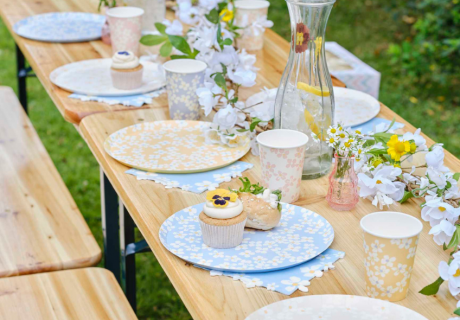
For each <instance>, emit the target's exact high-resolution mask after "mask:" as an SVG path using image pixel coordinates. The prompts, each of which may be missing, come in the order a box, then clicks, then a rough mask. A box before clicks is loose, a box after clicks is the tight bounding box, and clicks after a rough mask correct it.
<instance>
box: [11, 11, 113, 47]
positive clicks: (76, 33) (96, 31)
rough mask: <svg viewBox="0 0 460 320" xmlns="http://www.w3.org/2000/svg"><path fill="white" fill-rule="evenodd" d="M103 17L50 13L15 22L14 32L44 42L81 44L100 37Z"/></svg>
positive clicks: (103, 21) (82, 13)
mask: <svg viewBox="0 0 460 320" xmlns="http://www.w3.org/2000/svg"><path fill="white" fill-rule="evenodd" d="M104 23H105V16H103V15H100V14H93V13H84V12H52V13H44V14H39V15H36V16H31V17H27V18H25V19H22V20H20V21H18V22H16V23H15V24H14V26H13V30H14V32H16V33H17V34H18V35H20V36H21V37H24V38H28V39H32V40H38V41H45V42H82V41H90V40H96V39H99V38H100V37H101V30H102V26H103V25H104Z"/></svg>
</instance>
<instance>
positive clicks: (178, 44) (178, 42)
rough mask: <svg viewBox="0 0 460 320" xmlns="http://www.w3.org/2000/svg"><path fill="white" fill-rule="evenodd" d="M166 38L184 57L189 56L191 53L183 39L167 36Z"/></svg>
mask: <svg viewBox="0 0 460 320" xmlns="http://www.w3.org/2000/svg"><path fill="white" fill-rule="evenodd" d="M168 38H169V41H170V42H171V44H172V45H173V47H174V48H176V49H177V50H179V51H180V52H182V53H185V54H186V55H190V54H191V53H192V50H191V49H190V45H189V44H188V43H187V40H185V38H184V37H180V36H171V35H169V36H168Z"/></svg>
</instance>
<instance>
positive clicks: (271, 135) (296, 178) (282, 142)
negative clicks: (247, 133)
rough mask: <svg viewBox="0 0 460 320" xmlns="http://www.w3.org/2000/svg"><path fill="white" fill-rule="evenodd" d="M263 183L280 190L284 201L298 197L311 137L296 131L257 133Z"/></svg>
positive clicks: (292, 200) (290, 200)
mask: <svg viewBox="0 0 460 320" xmlns="http://www.w3.org/2000/svg"><path fill="white" fill-rule="evenodd" d="M257 142H258V144H259V151H260V165H261V168H262V180H263V182H264V186H265V187H268V188H270V189H271V190H281V192H282V199H281V201H283V202H286V203H292V202H294V201H296V200H297V199H298V198H299V195H300V182H301V180H302V169H303V162H304V159H305V150H306V146H307V143H308V136H307V135H306V134H304V133H302V132H300V131H294V130H286V129H279V130H269V131H265V132H262V133H261V134H259V135H258V136H257Z"/></svg>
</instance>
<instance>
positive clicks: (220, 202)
mask: <svg viewBox="0 0 460 320" xmlns="http://www.w3.org/2000/svg"><path fill="white" fill-rule="evenodd" d="M206 200H207V201H209V202H211V203H212V204H213V205H214V207H217V208H225V207H227V206H228V204H229V202H236V200H238V195H237V194H236V193H234V192H231V191H230V190H225V189H216V190H213V191H209V192H208V193H207V194H206Z"/></svg>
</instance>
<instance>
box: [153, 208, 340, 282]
mask: <svg viewBox="0 0 460 320" xmlns="http://www.w3.org/2000/svg"><path fill="white" fill-rule="evenodd" d="M203 206H204V203H201V204H197V205H194V206H192V207H189V208H186V209H183V210H181V211H179V212H176V213H175V214H173V215H172V216H170V217H169V218H168V219H166V220H165V222H164V223H163V224H162V225H161V228H160V240H161V243H162V244H163V245H164V246H165V247H166V249H168V250H169V251H171V252H172V253H173V254H175V255H176V256H178V257H179V258H181V259H184V260H185V261H188V262H190V263H193V264H194V265H197V266H200V267H204V268H208V269H214V270H219V271H230V272H244V273H253V272H267V271H275V270H281V269H286V268H290V267H294V266H297V265H299V264H302V263H305V262H306V261H308V260H311V259H313V258H315V257H316V256H318V255H319V254H321V253H322V252H324V251H325V250H326V249H327V248H329V246H330V245H331V243H332V241H333V240H334V229H333V228H332V226H331V225H330V224H329V222H328V221H327V220H326V219H324V218H323V217H322V216H320V215H319V214H317V213H315V212H313V211H310V210H308V209H305V208H302V207H298V206H294V205H290V204H285V203H283V210H282V212H281V221H280V223H279V225H278V226H277V227H275V228H273V229H272V230H268V231H261V230H254V229H246V230H245V231H244V236H243V237H244V238H243V243H241V244H240V245H239V246H237V247H235V248H230V249H213V248H210V247H208V246H207V245H205V244H204V243H203V239H202V237H201V227H200V223H199V218H198V216H199V215H200V213H201V211H203Z"/></svg>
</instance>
